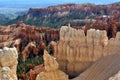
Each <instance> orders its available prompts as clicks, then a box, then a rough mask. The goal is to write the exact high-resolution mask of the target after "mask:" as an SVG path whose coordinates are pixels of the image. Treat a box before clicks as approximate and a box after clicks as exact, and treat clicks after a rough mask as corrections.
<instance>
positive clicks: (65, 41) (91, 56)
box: [54, 26, 120, 77]
mask: <svg viewBox="0 0 120 80" xmlns="http://www.w3.org/2000/svg"><path fill="white" fill-rule="evenodd" d="M119 44H120V32H117V34H116V38H111V39H110V40H108V37H107V33H106V31H105V30H102V31H101V30H95V29H90V30H88V31H87V34H86V35H85V34H84V31H83V30H76V29H73V28H71V27H68V26H63V27H62V28H61V30H60V40H59V42H58V43H57V44H56V45H55V46H54V57H55V58H56V60H57V61H58V63H59V65H60V69H61V70H62V71H64V72H66V73H67V74H68V75H69V76H70V77H75V76H77V75H79V74H80V73H81V72H83V71H84V70H86V69H87V68H88V67H89V66H91V64H92V63H94V62H95V61H96V60H98V59H100V58H102V57H104V56H107V55H111V54H114V53H118V52H120V49H119V48H120V45H119Z"/></svg>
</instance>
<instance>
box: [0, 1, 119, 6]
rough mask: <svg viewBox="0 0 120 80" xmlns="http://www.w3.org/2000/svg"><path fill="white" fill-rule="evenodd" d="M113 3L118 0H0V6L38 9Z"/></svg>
mask: <svg viewBox="0 0 120 80" xmlns="http://www.w3.org/2000/svg"><path fill="white" fill-rule="evenodd" d="M114 2H120V0H0V4H4V5H5V4H6V5H16V6H17V5H18V6H22V5H21V4H24V5H25V4H29V6H30V5H31V6H30V7H32V5H36V6H39V7H47V6H50V5H57V4H64V3H77V4H82V3H94V4H110V3H114Z"/></svg>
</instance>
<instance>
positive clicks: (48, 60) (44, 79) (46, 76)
mask: <svg viewBox="0 0 120 80" xmlns="http://www.w3.org/2000/svg"><path fill="white" fill-rule="evenodd" d="M43 58H44V65H45V71H43V72H40V73H39V74H38V75H37V78H36V80H68V76H67V75H66V74H65V73H64V72H62V71H60V70H59V64H58V63H57V61H56V60H55V58H54V57H52V56H50V55H49V54H48V53H47V51H46V50H44V55H43Z"/></svg>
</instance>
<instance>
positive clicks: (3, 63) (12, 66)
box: [0, 48, 18, 80]
mask: <svg viewBox="0 0 120 80" xmlns="http://www.w3.org/2000/svg"><path fill="white" fill-rule="evenodd" d="M17 58H18V53H17V50H16V49H15V48H4V49H0V80H17V75H16V70H17V64H18V61H17Z"/></svg>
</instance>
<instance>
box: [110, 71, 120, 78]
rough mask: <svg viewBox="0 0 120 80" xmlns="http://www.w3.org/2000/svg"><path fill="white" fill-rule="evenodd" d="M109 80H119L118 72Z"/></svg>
mask: <svg viewBox="0 0 120 80" xmlns="http://www.w3.org/2000/svg"><path fill="white" fill-rule="evenodd" d="M109 80H120V71H119V72H118V73H117V74H115V75H114V76H112V77H110V78H109Z"/></svg>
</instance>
